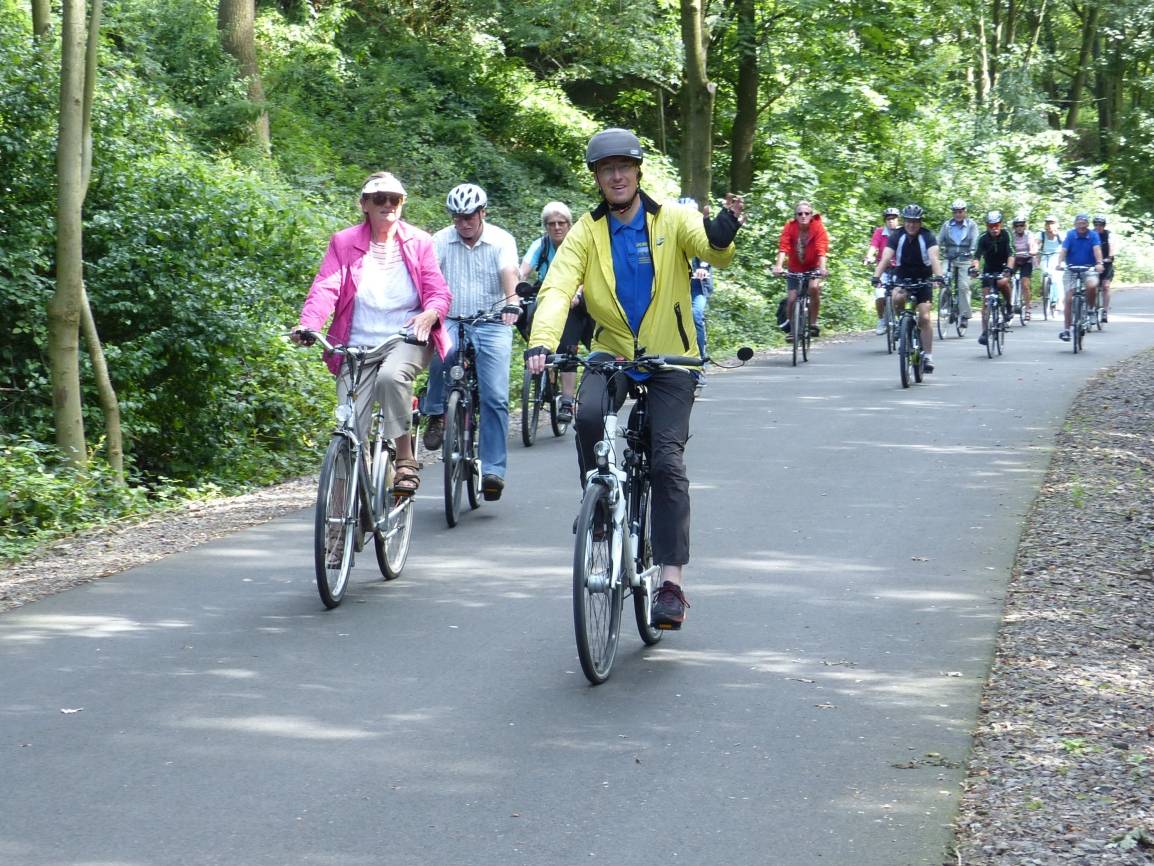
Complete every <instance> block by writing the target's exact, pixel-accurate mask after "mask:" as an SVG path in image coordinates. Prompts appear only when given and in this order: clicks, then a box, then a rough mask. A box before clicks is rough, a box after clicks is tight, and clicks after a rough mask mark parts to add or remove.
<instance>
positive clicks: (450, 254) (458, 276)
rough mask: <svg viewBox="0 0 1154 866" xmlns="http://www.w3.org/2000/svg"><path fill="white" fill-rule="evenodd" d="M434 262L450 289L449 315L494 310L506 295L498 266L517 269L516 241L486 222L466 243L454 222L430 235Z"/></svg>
mask: <svg viewBox="0 0 1154 866" xmlns="http://www.w3.org/2000/svg"><path fill="white" fill-rule="evenodd" d="M433 247H434V249H435V250H436V251H437V264H438V265H440V267H441V273H442V274H444V275H445V282H447V283H448V284H449V288H450V289H452V291H453V306H452V307H451V308H450V309H449V315H450V316H468V315H472V314H473V313H476V312H477V311H478V310H485V311H487V312H489V311H493V312H495V309H494V308H495V307H497V306H499V302H500V301H502V300H504V298H505V290H504V289H503V288H502V287H501V270H502V269H503V268H511V269H512V270H514V271H516V270H517V242H516V241H515V240H513V236H512V235H511V234H509V233H508V232H507V231H505V230H504V229H502V228H498V227H497V226H495V225H492V224H491V223H485V224H484V228H483V229H482V230H481V237H480V239H479V240H478V241H477V242H476V243H475V244H473V246H472V247H469V246H467V245H466V244H465V242H464V241H462V240H461V237H460V235H458V234H457V229H456V228H454V227H453V226H446V227H445V228H443V229H441V230H440V231H439V232H437V233H436V234H435V235H433Z"/></svg>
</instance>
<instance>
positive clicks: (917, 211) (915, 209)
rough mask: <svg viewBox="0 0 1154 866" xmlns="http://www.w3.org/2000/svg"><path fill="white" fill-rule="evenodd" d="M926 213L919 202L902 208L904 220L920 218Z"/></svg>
mask: <svg viewBox="0 0 1154 866" xmlns="http://www.w3.org/2000/svg"><path fill="white" fill-rule="evenodd" d="M925 215H926V212H925V211H924V210H922V206H921V205H918V204H908V205H906V206H905V207H904V208H902V219H904V220H920V219H921V218H922V217H924V216H925Z"/></svg>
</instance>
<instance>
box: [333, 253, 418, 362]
mask: <svg viewBox="0 0 1154 866" xmlns="http://www.w3.org/2000/svg"><path fill="white" fill-rule="evenodd" d="M420 312H421V298H420V295H418V294H417V287H416V286H414V285H413V278H412V276H410V275H409V269H408V268H406V267H405V262H404V260H403V259H402V258H401V245H400V244H399V243H397V239H396V238H393V239H392V240H391V241H389V242H388V243H383V244H382V243H377V242H376V241H371V242H370V243H369V254H368V255H367V256H365V258H364V259H363V261H362V264H361V281H360V285H358V286H357V297H356V300H355V302H354V307H353V329H352V331H351V332H350V333H349V345H351V346H375V345H377V344H378V343H383V342H384V341H385V340H386V339H387V338H388V337H391V336H392V335H393V334H395V333H397V332H398V331H400V330H403V329H404V327H405V323H406V322H407V321H409V319H411V318H412V317H413V316H415V315H417V314H418V313H420Z"/></svg>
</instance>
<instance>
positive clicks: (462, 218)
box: [453, 208, 481, 223]
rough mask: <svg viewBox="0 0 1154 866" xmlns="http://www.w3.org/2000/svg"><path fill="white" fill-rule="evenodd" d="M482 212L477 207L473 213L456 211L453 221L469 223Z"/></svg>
mask: <svg viewBox="0 0 1154 866" xmlns="http://www.w3.org/2000/svg"><path fill="white" fill-rule="evenodd" d="M480 212H481V209H480V208H477V209H476V210H475V211H473V212H472V213H455V214H453V222H455V223H467V222H468V221H469V220H471V219H472V218H473V217H475V216H477V215H478V214H479V213H480Z"/></svg>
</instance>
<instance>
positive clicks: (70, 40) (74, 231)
mask: <svg viewBox="0 0 1154 866" xmlns="http://www.w3.org/2000/svg"><path fill="white" fill-rule="evenodd" d="M63 4H64V8H63V15H62V21H61V33H60V35H61V49H60V54H61V57H60V131H59V139H58V143H57V147H56V182H57V194H56V291H55V292H53V294H52V297H51V298H50V299H49V301H48V362H49V365H50V367H51V375H52V411H53V416H54V420H55V423H56V444H57V446H58V447H59V448H60V451H61V452H62V453H63V454H64V456H65V458H67V459H68V460H70V461H72V462H73V463H74V464H76V465H78V466H83V465H85V464H86V463H87V461H88V448H87V445H86V443H85V441H84V417H83V414H82V412H81V403H80V355H79V343H80V317H81V310H82V307H83V300H84V282H83V280H84V275H83V263H82V258H83V255H82V235H81V208H82V206H83V203H84V190H83V186H82V177H81V175H82V164H83V148H84V43H85V32H84V11H85V10H84V0H63Z"/></svg>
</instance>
